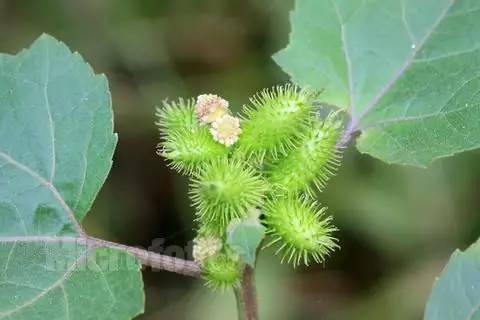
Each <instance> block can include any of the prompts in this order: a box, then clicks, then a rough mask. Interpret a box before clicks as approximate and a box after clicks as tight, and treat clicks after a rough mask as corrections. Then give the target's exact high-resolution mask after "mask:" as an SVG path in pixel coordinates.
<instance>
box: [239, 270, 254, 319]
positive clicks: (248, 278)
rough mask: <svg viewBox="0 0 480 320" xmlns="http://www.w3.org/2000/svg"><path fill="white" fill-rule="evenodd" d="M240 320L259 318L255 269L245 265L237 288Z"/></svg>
mask: <svg viewBox="0 0 480 320" xmlns="http://www.w3.org/2000/svg"><path fill="white" fill-rule="evenodd" d="M235 298H236V300H237V310H238V320H258V319H259V318H258V306H257V293H256V289H255V269H253V268H252V267H251V266H249V265H247V266H245V269H244V270H243V275H242V280H241V283H240V286H239V287H238V288H236V289H235Z"/></svg>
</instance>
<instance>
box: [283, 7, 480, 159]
mask: <svg viewBox="0 0 480 320" xmlns="http://www.w3.org/2000/svg"><path fill="white" fill-rule="evenodd" d="M291 23H292V33H291V35H290V43H289V45H288V47H287V48H286V49H284V50H282V51H281V52H279V53H277V54H276V55H275V57H274V58H275V60H276V61H277V62H278V63H279V64H280V65H281V66H282V67H283V68H284V70H285V71H286V72H287V73H289V74H290V75H291V77H292V79H293V80H294V81H296V82H298V83H300V84H301V85H309V86H313V87H316V88H324V89H325V91H324V95H323V99H324V101H325V102H327V103H331V104H334V105H337V106H340V107H343V108H348V109H349V111H350V113H351V118H352V119H351V123H350V126H349V128H348V132H347V134H350V133H352V132H353V131H356V130H361V131H362V135H361V137H360V138H359V140H358V143H357V147H358V149H359V150H360V151H361V152H365V153H369V154H371V155H373V156H375V157H378V158H380V159H382V160H384V161H386V162H390V163H399V164H408V165H416V166H426V165H427V164H428V163H429V162H431V161H432V160H434V159H436V158H439V157H444V156H448V155H451V154H454V153H457V152H461V151H465V150H468V149H473V148H478V147H479V146H480V126H479V125H478V121H479V120H480V95H479V93H480V54H479V52H480V2H478V1H473V0H420V1H418V0H297V2H296V8H295V10H294V12H293V14H292V16H291Z"/></svg>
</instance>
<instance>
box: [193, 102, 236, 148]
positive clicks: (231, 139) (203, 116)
mask: <svg viewBox="0 0 480 320" xmlns="http://www.w3.org/2000/svg"><path fill="white" fill-rule="evenodd" d="M228 111H229V109H228V101H226V100H225V99H223V98H221V97H219V96H217V95H214V94H202V95H199V96H198V98H197V104H196V105H195V114H196V115H197V117H198V119H199V120H200V121H201V122H202V123H203V124H211V126H212V127H211V129H210V132H211V134H212V136H213V138H214V139H215V141H218V142H220V143H221V144H224V145H226V146H227V147H230V146H231V145H233V144H234V143H235V142H236V141H237V140H238V136H239V134H240V133H241V132H242V130H241V129H240V119H238V118H236V117H234V116H231V115H230V114H228Z"/></svg>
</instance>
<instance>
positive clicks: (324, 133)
mask: <svg viewBox="0 0 480 320" xmlns="http://www.w3.org/2000/svg"><path fill="white" fill-rule="evenodd" d="M318 98H319V94H318V93H317V92H315V91H311V90H306V89H299V88H298V87H296V86H292V85H285V86H279V87H276V88H274V89H272V90H264V91H262V92H261V93H259V94H257V95H255V96H254V97H252V98H251V99H250V103H249V104H248V105H246V106H244V107H243V112H242V115H241V117H236V116H234V115H232V113H231V111H230V109H229V103H228V102H227V101H226V100H224V99H223V98H221V97H219V96H217V95H212V94H204V95H200V96H198V97H197V99H196V100H193V99H191V100H182V99H180V100H178V101H177V102H165V105H164V107H163V108H161V109H159V110H158V112H157V115H158V125H159V128H160V133H161V139H162V141H161V143H160V149H159V150H160V154H161V155H162V156H164V157H165V158H166V159H167V160H168V161H169V163H170V165H171V166H172V167H173V168H174V169H176V170H177V171H179V172H180V173H183V174H187V175H189V176H190V178H191V180H190V197H191V199H192V204H193V206H194V208H195V210H196V221H197V223H198V229H197V232H198V235H197V237H196V239H195V246H194V257H195V260H196V261H197V263H198V264H199V265H200V266H201V267H202V270H203V273H204V276H205V278H206V279H207V283H208V284H209V285H210V286H212V287H216V288H224V287H227V286H231V285H236V284H237V283H238V280H239V277H240V274H241V272H240V270H241V268H242V265H243V262H242V261H241V259H240V258H239V256H238V254H236V253H234V251H233V250H232V248H230V247H229V245H228V243H227V236H226V232H227V229H228V226H229V224H230V222H231V221H232V220H233V219H240V220H242V219H245V220H247V219H251V218H252V216H253V213H255V214H254V215H255V219H258V220H260V222H261V223H263V225H264V226H265V227H266V230H267V231H266V234H267V236H268V237H269V238H270V241H268V242H267V246H270V245H275V246H277V247H278V249H277V251H276V252H277V254H279V255H280V256H281V260H282V261H286V262H290V263H292V264H293V265H294V266H297V265H299V264H305V265H308V264H309V263H311V262H312V261H314V262H322V261H324V259H325V257H326V256H327V255H328V254H329V253H330V252H332V251H333V250H334V249H335V248H336V247H337V244H336V240H335V239H334V238H333V235H332V234H333V232H334V231H335V230H336V228H335V227H334V226H332V224H331V217H329V216H327V214H326V208H323V207H321V206H320V205H319V204H318V203H317V202H316V201H315V200H314V197H315V193H316V192H321V191H322V190H323V188H324V187H325V185H326V183H327V182H328V180H329V178H330V177H331V176H332V175H334V173H335V171H336V168H337V167H338V166H339V164H340V158H341V154H340V150H339V148H338V144H339V140H340V138H341V134H342V131H343V121H342V119H341V112H340V111H333V110H331V109H330V110H329V109H328V108H327V107H324V106H322V105H321V104H319V103H318V102H317V101H318ZM240 118H241V120H240ZM240 125H241V128H240Z"/></svg>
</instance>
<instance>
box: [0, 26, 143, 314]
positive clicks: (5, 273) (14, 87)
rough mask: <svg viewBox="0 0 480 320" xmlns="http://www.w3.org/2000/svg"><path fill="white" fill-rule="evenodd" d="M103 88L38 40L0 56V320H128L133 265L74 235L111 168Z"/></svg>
mask: <svg viewBox="0 0 480 320" xmlns="http://www.w3.org/2000/svg"><path fill="white" fill-rule="evenodd" d="M116 141H117V137H116V135H115V134H114V133H113V114H112V108H111V101H110V93H109V89H108V83H107V80H106V78H105V76H97V75H95V74H94V73H93V71H92V69H91V68H90V66H89V65H88V64H87V63H85V62H84V61H83V59H82V58H81V56H80V55H79V54H78V53H71V52H70V50H69V49H68V48H67V47H66V46H65V45H64V44H63V43H61V42H59V41H57V40H55V39H54V38H52V37H50V36H47V35H43V36H41V37H40V38H39V39H38V40H37V41H35V43H34V44H33V45H32V46H31V47H30V48H29V49H27V50H24V51H21V52H20V53H19V54H17V55H15V56H11V55H5V54H2V55H0V319H8V320H13V319H15V320H16V319H33V318H42V319H130V318H132V317H134V316H135V315H137V314H139V313H140V312H141V311H142V310H143V302H144V297H143V292H142V289H143V284H142V279H141V274H140V265H139V263H138V262H137V260H136V259H134V258H133V257H131V256H130V255H128V254H126V253H125V252H123V251H118V250H114V249H110V248H102V246H101V245H99V244H97V243H90V239H91V238H88V236H87V235H86V234H85V233H84V231H83V230H82V228H81V225H80V221H81V220H82V218H83V217H84V216H85V215H86V213H87V212H88V210H89V209H90V207H91V205H92V202H93V200H94V199H95V197H96V195H97V193H98V192H99V190H100V188H101V186H102V184H103V183H104V181H105V179H106V177H107V175H108V172H109V171H110V167H111V165H112V155H113V151H114V149H115V145H116Z"/></svg>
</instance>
